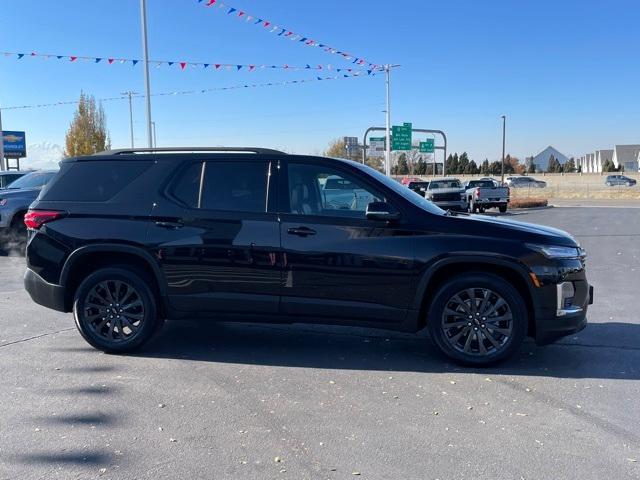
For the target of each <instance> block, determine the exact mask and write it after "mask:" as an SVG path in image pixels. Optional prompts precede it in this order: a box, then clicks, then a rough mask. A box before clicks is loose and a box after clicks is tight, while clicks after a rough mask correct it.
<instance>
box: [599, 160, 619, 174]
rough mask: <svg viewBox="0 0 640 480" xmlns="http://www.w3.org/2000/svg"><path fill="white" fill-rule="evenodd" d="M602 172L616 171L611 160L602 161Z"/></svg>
mask: <svg viewBox="0 0 640 480" xmlns="http://www.w3.org/2000/svg"><path fill="white" fill-rule="evenodd" d="M602 171H603V172H615V171H617V169H616V166H615V164H614V163H613V161H612V160H609V159H608V158H607V159H606V160H605V161H604V163H603V164H602Z"/></svg>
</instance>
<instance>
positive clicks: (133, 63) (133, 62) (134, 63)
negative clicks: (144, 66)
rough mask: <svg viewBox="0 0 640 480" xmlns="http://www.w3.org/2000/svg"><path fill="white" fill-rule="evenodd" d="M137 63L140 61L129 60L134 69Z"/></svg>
mask: <svg viewBox="0 0 640 480" xmlns="http://www.w3.org/2000/svg"><path fill="white" fill-rule="evenodd" d="M139 61H140V60H131V64H132V66H134V67H135V65H136V63H138V62H139Z"/></svg>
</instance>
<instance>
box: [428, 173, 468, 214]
mask: <svg viewBox="0 0 640 480" xmlns="http://www.w3.org/2000/svg"><path fill="white" fill-rule="evenodd" d="M424 197H425V198H426V199H427V200H431V201H432V202H433V203H435V204H436V205H437V206H439V207H440V208H444V209H445V210H459V211H466V210H467V195H466V192H465V189H464V188H462V184H461V183H460V180H458V179H457V178H439V179H437V180H431V181H430V182H429V185H428V187H427V189H426V190H425V192H424Z"/></svg>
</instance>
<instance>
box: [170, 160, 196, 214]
mask: <svg viewBox="0 0 640 480" xmlns="http://www.w3.org/2000/svg"><path fill="white" fill-rule="evenodd" d="M201 173H202V162H198V163H192V164H191V165H189V167H188V168H187V169H186V170H184V171H183V172H182V173H181V174H179V176H178V180H177V181H176V182H175V183H174V184H173V186H172V187H171V194H172V195H173V196H174V197H175V198H177V199H178V200H180V201H181V202H183V203H185V204H186V205H188V206H189V207H191V208H196V207H197V206H198V194H199V192H200V174H201Z"/></svg>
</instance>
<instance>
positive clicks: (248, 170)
mask: <svg viewBox="0 0 640 480" xmlns="http://www.w3.org/2000/svg"><path fill="white" fill-rule="evenodd" d="M273 168H274V164H272V162H271V161H270V160H269V159H263V158H260V157H258V158H255V159H245V158H244V157H243V158H227V159H224V158H222V159H212V160H208V161H199V162H192V163H190V164H189V165H187V166H185V168H184V169H183V170H182V171H181V172H180V173H179V174H178V176H177V178H176V181H175V182H174V183H173V184H172V185H171V186H170V187H169V189H168V190H167V192H166V195H167V197H168V199H169V202H170V207H169V208H168V209H167V208H164V209H160V210H159V212H158V213H159V215H158V216H157V217H156V222H155V226H154V227H152V231H151V238H154V239H156V240H157V242H158V244H157V251H158V255H157V256H158V257H159V261H160V264H161V267H162V269H163V271H164V274H165V276H166V278H167V282H168V291H169V292H168V293H169V301H170V303H171V305H172V306H173V307H174V308H175V309H177V310H180V311H186V312H235V313H275V312H277V311H278V303H279V295H280V280H281V265H280V263H279V261H278V258H279V257H278V254H279V250H280V231H279V228H278V218H277V215H276V213H275V212H274V208H271V207H270V205H271V204H273V205H275V191H276V190H275V184H274V183H272V182H271V178H272V173H273ZM178 206H181V207H178ZM172 212H173V213H172Z"/></svg>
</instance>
